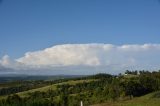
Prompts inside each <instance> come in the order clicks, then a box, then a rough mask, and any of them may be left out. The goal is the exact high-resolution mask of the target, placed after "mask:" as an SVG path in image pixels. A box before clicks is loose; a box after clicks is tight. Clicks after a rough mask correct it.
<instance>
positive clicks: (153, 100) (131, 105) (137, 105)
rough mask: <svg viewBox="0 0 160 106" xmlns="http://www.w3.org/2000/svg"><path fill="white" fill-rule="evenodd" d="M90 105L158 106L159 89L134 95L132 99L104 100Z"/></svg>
mask: <svg viewBox="0 0 160 106" xmlns="http://www.w3.org/2000/svg"><path fill="white" fill-rule="evenodd" d="M92 106H160V91H158V92H154V93H150V94H147V95H145V96H141V97H136V98H133V99H132V100H126V101H116V102H111V101H110V102H106V103H102V104H96V105H92Z"/></svg>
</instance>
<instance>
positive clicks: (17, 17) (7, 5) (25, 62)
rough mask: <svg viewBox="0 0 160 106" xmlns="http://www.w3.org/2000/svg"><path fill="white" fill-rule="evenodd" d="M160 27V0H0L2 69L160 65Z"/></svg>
mask: <svg viewBox="0 0 160 106" xmlns="http://www.w3.org/2000/svg"><path fill="white" fill-rule="evenodd" d="M159 29H160V1H159V0H0V57H1V59H0V74H2V73H30V74H37V73H42V74H44V73H47V74H50V73H52V74H71V73H73V74H93V73H98V72H107V73H119V72H122V71H123V70H125V69H151V70H154V69H160V67H159V66H160V61H159V60H158V56H160V55H159V54H160V50H159V48H160V47H159V44H160V40H159V39H160V30H159ZM124 48H125V50H124ZM126 49H127V51H126ZM47 50H49V51H47ZM77 51H78V52H77ZM115 52H116V53H115ZM60 54H61V55H60ZM142 54H143V55H142ZM115 67H116V68H115ZM17 70H18V71H17ZM19 70H22V71H19ZM37 70H38V71H40V72H38V71H37ZM43 70H46V71H43ZM73 70H75V71H73ZM86 70H87V71H86ZM92 70H93V71H92ZM106 70H107V71H106ZM85 72H86V73H85Z"/></svg>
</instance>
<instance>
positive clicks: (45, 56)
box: [0, 43, 160, 72]
mask: <svg viewBox="0 0 160 106" xmlns="http://www.w3.org/2000/svg"><path fill="white" fill-rule="evenodd" d="M159 57H160V44H143V45H136V44H134V45H133V44H132V45H112V44H96V43H94V44H64V45H56V46H53V47H50V48H46V49H44V50H40V51H35V52H27V53H26V54H25V55H24V56H23V57H20V58H18V59H15V60H14V62H13V61H12V62H10V60H9V57H8V56H5V57H3V58H2V59H1V61H0V64H1V65H3V66H7V67H9V66H12V68H15V66H16V69H18V68H19V67H21V69H23V67H25V69H27V68H29V69H32V68H34V69H35V68H38V69H41V68H45V67H48V69H49V70H54V69H56V70H61V69H63V70H65V69H66V71H67V70H72V67H73V68H74V69H75V67H76V70H81V71H82V69H83V70H92V71H94V70H95V69H96V70H103V71H104V72H105V71H106V72H112V71H113V70H114V71H117V72H120V71H121V70H124V69H158V68H160V59H159ZM13 63H14V65H13ZM68 67H69V68H68ZM88 67H90V68H88Z"/></svg>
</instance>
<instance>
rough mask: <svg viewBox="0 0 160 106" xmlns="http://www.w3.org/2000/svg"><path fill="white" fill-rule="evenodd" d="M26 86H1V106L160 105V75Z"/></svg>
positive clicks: (89, 78) (100, 77) (101, 77)
mask: <svg viewBox="0 0 160 106" xmlns="http://www.w3.org/2000/svg"><path fill="white" fill-rule="evenodd" d="M22 83H23V82H21V83H20V84H19V83H17V84H16V83H15V84H12V83H8V84H11V85H12V86H9V85H5V86H4V88H3V85H2V86H1V89H0V94H1V95H0V106H79V105H80V101H83V104H84V106H150V105H152V106H159V105H160V102H159V101H160V99H159V98H160V72H144V71H143V72H141V74H139V75H134V74H133V75H132V73H131V74H128V75H125V76H124V75H118V76H115V75H110V74H97V75H93V76H87V77H80V78H71V79H59V80H56V81H49V82H48V81H47V82H46V81H35V82H34V81H33V82H32V81H30V83H29V82H24V84H22ZM21 84H22V85H25V86H22V85H21ZM34 84H36V87H34ZM30 86H31V87H30ZM25 88H26V90H25ZM156 91H157V92H156ZM158 91H159V92H158ZM153 92H154V93H153ZM4 94H5V95H4Z"/></svg>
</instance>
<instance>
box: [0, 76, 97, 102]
mask: <svg viewBox="0 0 160 106" xmlns="http://www.w3.org/2000/svg"><path fill="white" fill-rule="evenodd" d="M91 81H96V80H95V79H89V80H75V81H74V80H71V81H67V82H62V83H58V84H53V85H48V86H45V87H41V88H36V89H31V90H28V91H24V92H19V93H16V94H18V95H19V96H20V97H26V96H28V94H29V93H33V92H36V91H40V92H47V91H48V90H56V89H57V85H63V84H69V85H75V84H78V83H84V82H91ZM6 97H7V96H0V99H4V98H6Z"/></svg>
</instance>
